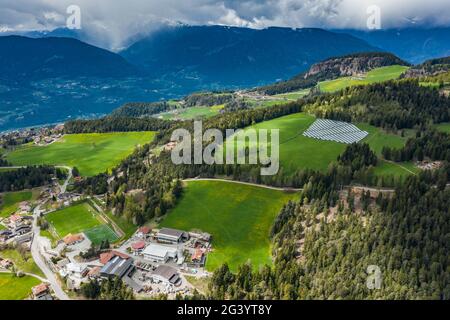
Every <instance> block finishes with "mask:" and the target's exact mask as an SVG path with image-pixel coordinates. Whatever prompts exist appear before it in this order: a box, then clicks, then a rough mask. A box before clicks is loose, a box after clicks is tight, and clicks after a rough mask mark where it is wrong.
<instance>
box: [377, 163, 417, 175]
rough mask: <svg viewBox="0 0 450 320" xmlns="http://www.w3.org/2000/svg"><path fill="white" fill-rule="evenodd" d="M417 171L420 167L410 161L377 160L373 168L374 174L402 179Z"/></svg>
mask: <svg viewBox="0 0 450 320" xmlns="http://www.w3.org/2000/svg"><path fill="white" fill-rule="evenodd" d="M419 172H420V169H419V168H418V167H416V166H415V165H414V163H412V162H388V161H384V160H379V161H378V164H377V166H376V167H375V168H373V173H374V175H375V176H384V177H386V176H391V177H399V178H402V179H403V178H406V177H408V176H410V175H412V174H417V173H419Z"/></svg>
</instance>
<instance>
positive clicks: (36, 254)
mask: <svg viewBox="0 0 450 320" xmlns="http://www.w3.org/2000/svg"><path fill="white" fill-rule="evenodd" d="M57 167H59V168H65V169H67V170H68V175H67V178H66V180H65V181H64V183H63V184H62V185H61V186H60V192H61V193H64V192H66V188H67V185H68V183H69V180H70V179H71V178H72V168H70V167H67V166H57ZM40 212H41V210H40V205H38V206H36V207H35V208H34V210H33V217H34V220H33V234H34V236H33V241H32V243H31V255H32V256H33V260H34V262H35V263H36V265H37V266H38V267H39V268H40V269H41V270H42V272H43V273H44V275H45V277H46V278H47V282H49V283H50V286H51V287H52V289H53V291H54V292H55V295H56V296H57V297H58V299H59V300H70V298H69V296H68V295H67V294H66V293H65V292H64V290H63V289H62V288H61V285H60V283H59V281H58V279H57V277H56V275H55V274H54V273H53V271H52V270H51V269H50V267H49V266H48V265H47V263H46V262H45V260H44V257H43V256H42V255H41V253H40V248H39V247H40V244H41V241H42V237H41V236H40V231H41V228H40V227H39V226H38V224H37V219H38V218H39V215H40Z"/></svg>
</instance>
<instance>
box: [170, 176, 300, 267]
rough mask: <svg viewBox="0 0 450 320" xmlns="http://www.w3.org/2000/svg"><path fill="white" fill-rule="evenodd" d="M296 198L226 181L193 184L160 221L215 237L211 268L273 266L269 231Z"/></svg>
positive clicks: (210, 255)
mask: <svg viewBox="0 0 450 320" xmlns="http://www.w3.org/2000/svg"><path fill="white" fill-rule="evenodd" d="M296 197H297V195H296V194H293V193H284V192H282V191H277V190H270V189H266V188H263V187H256V186H249V185H244V184H239V183H233V182H222V181H190V182H188V183H187V186H186V189H185V192H184V194H183V197H182V199H181V200H180V202H179V203H178V205H177V206H176V207H175V208H174V209H173V210H171V211H170V212H169V213H168V214H167V217H166V218H165V219H164V220H163V222H162V223H161V226H162V227H172V228H177V229H181V230H187V231H190V230H194V229H197V230H198V229H200V230H202V231H205V232H209V233H210V234H211V235H212V237H213V242H212V244H213V248H214V251H213V252H212V253H210V254H209V255H208V258H207V265H206V267H207V269H208V270H214V269H215V268H217V267H219V266H220V265H221V264H222V263H224V262H227V263H228V264H229V266H230V268H231V269H232V270H236V268H237V266H238V265H239V264H241V263H244V262H246V261H247V260H250V261H251V262H252V263H253V266H254V267H257V266H259V265H262V264H271V258H270V256H271V255H270V241H269V231H270V228H271V226H272V223H273V221H274V218H275V217H276V216H277V214H278V213H279V210H280V209H281V207H282V206H283V204H285V203H287V202H288V201H289V200H290V199H295V198H296Z"/></svg>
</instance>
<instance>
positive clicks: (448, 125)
mask: <svg viewBox="0 0 450 320" xmlns="http://www.w3.org/2000/svg"><path fill="white" fill-rule="evenodd" d="M435 128H436V129H438V130H439V131H442V132H446V133H450V122H444V123H439V124H436V125H435Z"/></svg>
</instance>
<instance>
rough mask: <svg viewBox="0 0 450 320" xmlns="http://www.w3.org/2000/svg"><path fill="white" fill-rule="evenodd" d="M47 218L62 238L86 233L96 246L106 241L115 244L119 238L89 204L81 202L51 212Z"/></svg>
mask: <svg viewBox="0 0 450 320" xmlns="http://www.w3.org/2000/svg"><path fill="white" fill-rule="evenodd" d="M45 218H46V220H47V221H48V222H49V223H50V224H51V225H52V227H53V228H54V230H55V231H56V233H57V235H58V236H59V237H60V238H63V237H64V236H66V235H67V234H69V233H72V234H75V233H80V232H84V233H85V235H86V236H87V237H88V238H89V240H91V242H93V243H95V244H98V243H100V242H101V241H102V240H106V239H108V240H109V241H111V242H113V241H115V240H117V238H118V237H117V235H116V234H115V233H114V231H113V230H111V229H110V227H109V226H107V225H106V223H105V221H103V219H101V217H100V215H99V214H98V213H97V212H96V211H95V210H94V209H93V208H92V207H91V206H90V205H89V204H88V203H87V202H81V203H78V204H75V205H72V206H70V207H67V208H64V209H61V210H58V211H55V212H51V213H49V214H47V215H46V216H45Z"/></svg>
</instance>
